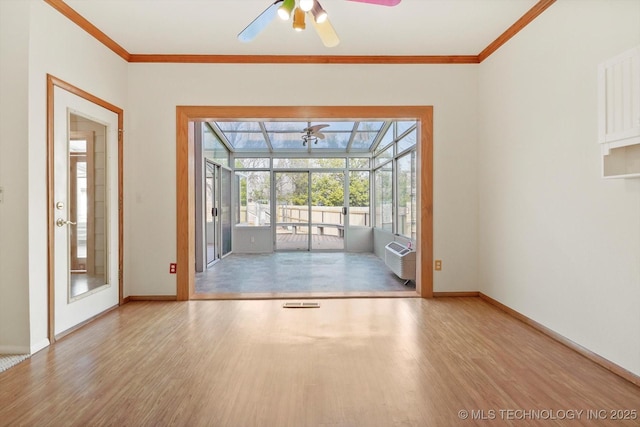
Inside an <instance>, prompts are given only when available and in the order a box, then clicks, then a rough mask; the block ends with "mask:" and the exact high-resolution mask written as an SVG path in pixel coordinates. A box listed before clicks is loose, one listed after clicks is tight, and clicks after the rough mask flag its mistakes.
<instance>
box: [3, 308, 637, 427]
mask: <svg viewBox="0 0 640 427" xmlns="http://www.w3.org/2000/svg"><path fill="white" fill-rule="evenodd" d="M319 301H320V303H321V307H320V308H314V309H284V308H282V301H275V300H262V301H190V302H132V303H129V304H126V305H124V306H123V307H121V308H119V309H117V310H114V311H112V312H109V313H107V314H106V315H104V316H103V317H101V318H98V319H97V320H95V321H94V322H92V323H91V324H89V325H87V326H85V327H83V328H81V329H79V330H77V331H75V332H73V333H72V334H70V335H68V336H66V337H64V338H63V339H61V340H60V341H58V342H57V343H56V344H55V345H53V346H51V347H49V348H47V349H45V350H42V351H41V352H39V353H37V354H35V355H33V356H32V357H31V358H30V359H29V360H27V361H25V362H22V363H20V364H19V365H17V366H15V367H14V368H11V369H9V370H8V371H6V372H3V373H0V425H3V426H5V425H6V426H14V425H27V426H41V425H52V426H99V425H114V426H125V425H127V426H164V425H180V426H367V427H368V426H397V425H402V426H438V427H441V426H445V427H446V426H466V425H469V426H472V425H481V426H486V425H514V426H528V425H542V426H550V425H563V426H564V425H576V426H578V425H580V426H582V425H615V426H625V425H629V426H637V425H639V424H640V421H638V419H637V417H638V416H640V415H636V419H635V420H629V421H615V420H611V415H612V413H611V412H610V411H611V410H621V411H624V410H628V411H629V412H628V414H629V417H630V418H632V417H633V415H631V414H632V412H631V411H634V410H635V411H638V410H640V388H638V387H636V386H634V385H633V384H631V383H629V382H627V381H625V380H624V379H622V378H620V377H617V376H616V375H614V374H612V373H610V372H609V371H607V370H605V369H604V368H601V367H600V366H598V365H596V364H594V363H593V362H591V361H589V360H587V359H586V358H584V357H582V356H580V355H579V354H577V353H575V352H573V351H572V350H570V349H568V348H566V347H564V346H563V345H561V344H559V343H557V342H555V341H553V340H551V339H550V338H548V337H547V336H545V335H542V334H541V333H539V332H537V331H535V330H534V329H532V328H530V327H529V326H527V325H525V324H524V323H522V322H520V321H518V320H516V319H514V318H512V317H510V316H509V315H507V314H505V313H503V312H502V311H500V310H498V309H496V308H495V307H493V306H491V305H489V304H488V303H486V302H484V301H482V300H481V299H480V298H437V299H433V300H423V299H417V298H408V299H347V300H335V299H332V300H319ZM462 410H466V411H480V410H483V411H484V413H480V412H475V413H474V414H473V415H472V414H470V415H469V416H470V418H469V419H467V420H463V419H461V417H460V411H462ZM589 410H592V411H594V410H597V411H606V412H591V413H590V415H589V413H588V412H587V411H589ZM492 411H494V412H492ZM501 411H502V412H501ZM510 411H511V412H510ZM518 411H528V412H518ZM545 411H550V412H545ZM560 411H584V412H582V413H579V412H569V414H572V415H570V416H572V417H574V418H575V419H573V420H568V419H562V418H564V417H566V416H567V415H565V414H566V413H564V412H560ZM492 414H493V415H492ZM614 414H616V413H614ZM620 414H621V415H624V414H625V413H623V412H620ZM595 415H598V417H600V418H601V419H600V420H599V421H597V422H596V420H594V419H593V418H594V416H595ZM472 416H475V417H476V418H478V417H479V416H482V417H484V418H492V417H493V418H494V419H493V420H484V421H481V420H472V419H471V417H472ZM589 416H590V418H591V419H589V418H588V417H589ZM604 416H606V418H607V419H602V418H603V417H604ZM510 417H511V418H512V419H509V418H510ZM531 417H543V418H549V417H552V418H555V419H544V420H532V419H531ZM522 418H526V419H524V420H523V419H522Z"/></svg>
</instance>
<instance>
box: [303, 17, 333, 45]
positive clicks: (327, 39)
mask: <svg viewBox="0 0 640 427" xmlns="http://www.w3.org/2000/svg"><path fill="white" fill-rule="evenodd" d="M307 15H308V16H309V20H310V21H311V23H312V24H313V27H314V28H315V29H316V32H317V33H318V35H319V36H320V40H322V44H324V45H325V46H326V47H334V46H337V45H339V44H340V39H339V38H338V34H336V30H334V29H333V25H331V22H329V19H327V20H325V21H324V22H322V23H320V24H318V23H317V22H316V20H315V19H313V15H312V14H311V13H308V14H307Z"/></svg>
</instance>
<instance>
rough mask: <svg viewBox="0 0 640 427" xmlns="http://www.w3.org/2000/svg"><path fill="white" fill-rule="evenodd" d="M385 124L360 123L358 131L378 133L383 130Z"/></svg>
mask: <svg viewBox="0 0 640 427" xmlns="http://www.w3.org/2000/svg"><path fill="white" fill-rule="evenodd" d="M382 125H384V122H360V124H359V125H358V131H363V132H364V131H370V132H375V133H378V132H380V129H382Z"/></svg>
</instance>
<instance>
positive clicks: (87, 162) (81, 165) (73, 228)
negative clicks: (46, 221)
mask: <svg viewBox="0 0 640 427" xmlns="http://www.w3.org/2000/svg"><path fill="white" fill-rule="evenodd" d="M79 128H80V129H91V130H76V129H79ZM105 134H106V130H105V126H104V125H102V124H100V123H96V122H93V121H91V120H89V119H85V118H81V117H79V116H75V115H71V138H70V140H69V152H68V155H69V176H68V179H69V189H68V190H69V194H68V201H69V210H68V212H69V213H68V215H69V221H70V222H69V225H68V229H69V239H70V240H69V270H70V278H71V280H70V287H69V297H70V299H72V300H73V299H74V298H77V297H78V296H80V295H82V294H83V293H86V292H89V291H92V290H94V289H96V288H99V287H101V286H105V285H106V284H107V277H106V262H107V259H106V253H107V248H106V243H107V239H106V223H105V217H106V211H105V209H106V205H105V197H106V185H105V184H106V183H105V179H106V156H105V143H104V138H105Z"/></svg>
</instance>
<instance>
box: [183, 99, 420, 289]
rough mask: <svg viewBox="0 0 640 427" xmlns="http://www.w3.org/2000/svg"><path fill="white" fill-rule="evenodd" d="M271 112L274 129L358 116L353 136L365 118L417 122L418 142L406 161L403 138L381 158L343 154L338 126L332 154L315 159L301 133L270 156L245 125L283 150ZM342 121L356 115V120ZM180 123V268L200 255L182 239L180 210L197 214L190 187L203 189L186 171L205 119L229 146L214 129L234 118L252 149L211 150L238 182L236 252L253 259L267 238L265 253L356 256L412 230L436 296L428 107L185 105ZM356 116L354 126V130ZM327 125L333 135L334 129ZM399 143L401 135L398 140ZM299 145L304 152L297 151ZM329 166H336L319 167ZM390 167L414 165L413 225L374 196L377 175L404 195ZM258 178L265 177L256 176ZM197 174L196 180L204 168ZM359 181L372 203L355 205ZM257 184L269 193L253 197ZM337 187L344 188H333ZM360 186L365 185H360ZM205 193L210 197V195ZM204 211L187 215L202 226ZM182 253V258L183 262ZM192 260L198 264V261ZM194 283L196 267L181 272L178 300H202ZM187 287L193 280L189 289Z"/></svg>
mask: <svg viewBox="0 0 640 427" xmlns="http://www.w3.org/2000/svg"><path fill="white" fill-rule="evenodd" d="M272 117H278V118H279V119H277V120H275V122H277V123H278V124H277V125H275V126H277V127H280V128H281V127H282V126H283V123H286V121H287V120H288V121H289V122H291V123H296V125H297V124H298V123H299V122H304V121H306V122H307V123H308V124H309V125H312V124H313V123H314V122H318V121H328V122H330V123H339V122H346V121H348V120H351V124H350V126H351V127H352V128H353V129H350V131H351V130H353V131H354V133H355V130H356V129H357V126H358V124H359V123H361V122H362V123H367V122H371V123H373V122H380V123H382V124H383V125H384V126H386V127H389V126H390V124H388V123H387V122H403V121H406V122H409V123H411V122H413V124H414V127H413V129H414V131H415V133H414V134H413V135H414V138H415V137H416V136H418V138H419V140H418V141H415V140H414V145H415V147H414V149H413V155H412V156H406V159H400V157H401V156H399V154H405V153H404V152H401V151H402V149H403V148H402V147H401V145H402V144H401V143H398V144H396V145H394V146H393V147H391V146H389V147H387V146H385V144H382V145H380V147H379V152H376V153H375V154H373V153H371V154H369V153H365V152H364V151H359V152H358V150H354V152H351V153H349V154H347V155H345V154H341V153H339V152H337V151H336V147H337V146H339V144H340V142H339V140H338V135H337V134H338V132H337V131H336V135H331V136H332V137H333V138H331V139H330V138H327V139H329V140H330V142H331V143H332V144H333V147H332V148H333V150H331V149H327V148H326V147H325V148H323V149H320V150H323V151H321V154H318V153H316V154H315V155H310V153H309V152H310V151H311V149H310V148H309V147H308V145H306V144H304V142H307V141H303V143H302V144H300V135H299V134H295V133H298V132H289V133H290V137H289V139H288V140H286V141H283V142H282V145H289V147H294V145H293V144H296V145H295V146H296V147H304V148H293V149H289V150H288V151H287V152H286V155H284V154H282V153H277V154H275V155H274V154H273V153H272V154H271V155H264V153H259V151H260V150H256V144H257V143H256V140H257V138H253V139H252V138H250V137H247V134H250V133H251V132H249V131H248V130H247V127H249V126H255V127H256V129H254V130H253V132H255V133H256V134H257V133H262V134H263V136H265V134H266V136H267V137H265V138H264V139H265V140H267V141H269V142H271V144H272V146H271V147H269V148H268V149H269V150H270V151H276V150H272V149H273V147H274V146H276V145H277V144H280V143H278V142H276V143H273V142H272V141H274V139H273V138H268V136H270V132H274V131H273V129H269V126H271V124H270V123H271V121H272V120H273V119H271V118H272ZM342 117H350V119H343V118H342ZM354 118H355V119H354ZM177 120H178V121H177V128H178V139H177V144H178V158H177V166H178V168H177V172H178V174H177V175H178V177H177V178H178V180H177V184H178V191H177V193H178V194H177V195H178V204H177V206H178V224H177V226H178V236H177V238H178V264H179V265H183V264H182V263H181V259H184V260H185V261H187V262H189V261H188V259H189V257H193V256H195V255H196V250H195V249H194V247H195V246H197V245H194V246H192V243H191V242H195V241H196V240H197V237H195V236H193V237H191V238H189V239H185V238H184V234H182V233H181V232H180V230H181V229H184V226H185V225H187V226H189V221H186V223H185V221H184V220H183V219H184V218H185V217H184V216H183V215H184V214H185V213H187V215H188V211H185V210H184V209H183V208H184V206H187V207H189V206H191V207H192V208H193V209H194V210H200V209H196V206H197V205H196V199H197V197H198V192H197V191H196V192H195V193H191V194H187V193H190V192H191V191H189V189H194V188H196V186H197V183H196V182H195V181H197V178H195V179H194V180H190V179H189V178H190V177H193V176H194V175H192V174H191V173H189V170H188V166H189V165H188V163H189V162H188V160H189V158H191V159H193V158H194V157H191V156H193V155H195V153H196V152H197V151H198V146H197V145H198V144H195V143H194V141H196V140H197V139H198V135H199V134H200V133H201V132H200V131H201V126H202V123H207V127H208V128H210V130H212V131H213V132H210V133H211V134H214V135H215V136H216V137H218V139H220V140H221V141H220V143H221V145H228V143H229V141H224V140H225V138H224V136H225V135H223V136H222V137H220V132H216V130H217V131H219V130H220V129H216V128H223V127H226V129H227V131H228V130H229V128H230V126H229V124H230V123H233V124H235V126H236V127H238V126H239V125H238V124H241V125H240V126H244V127H245V129H244V130H242V129H237V128H236V129H234V130H233V131H232V132H230V133H231V135H232V136H233V137H235V136H238V134H239V133H240V132H241V131H242V132H243V133H244V134H245V135H244V141H247V142H248V144H246V145H250V144H253V145H251V147H249V149H247V148H246V147H245V148H244V150H232V151H231V154H230V155H228V156H227V157H226V158H221V157H225V156H220V155H219V152H218V154H215V153H216V150H215V149H214V150H213V152H214V157H216V159H215V160H216V161H217V162H218V164H219V165H220V166H221V167H222V168H223V169H229V170H230V171H232V172H234V178H233V180H232V181H233V182H232V184H231V185H230V188H231V192H232V208H231V209H232V211H233V224H232V242H233V243H232V248H233V250H232V252H231V254H232V255H231V256H232V257H236V256H240V255H243V256H244V255H247V254H249V253H251V249H253V250H255V249H259V248H258V247H262V245H264V244H265V242H266V251H267V252H269V253H271V254H275V255H277V254H283V255H287V254H290V253H291V251H302V252H310V253H319V252H322V253H325V252H326V253H327V254H329V255H330V254H331V253H332V252H335V253H337V254H346V255H350V254H351V253H352V252H354V253H357V252H362V250H360V251H359V250H358V249H356V250H354V249H353V246H351V247H350V244H351V245H352V244H353V242H358V241H360V242H361V241H362V236H363V235H364V234H367V235H368V237H367V238H368V239H369V240H371V241H374V240H376V241H377V243H376V244H377V245H378V246H380V241H382V240H384V239H390V240H395V239H396V237H395V236H394V234H393V232H398V231H400V232H402V233H403V234H404V233H409V234H408V239H407V240H409V241H410V242H411V243H412V244H413V248H414V249H415V252H416V256H417V258H418V259H419V260H421V261H422V262H418V263H417V264H418V266H417V269H416V280H415V284H416V291H417V292H418V293H419V295H421V296H425V297H428V296H431V292H432V275H431V268H430V264H431V247H432V243H431V240H432V225H431V224H432V218H431V205H432V197H431V192H432V190H431V186H432V184H431V181H432V166H431V164H432V141H431V128H432V108H431V107H178V114H177ZM251 121H252V122H259V123H258V125H257V126H256V125H255V124H250V125H247V124H246V123H248V122H251ZM267 122H269V124H267ZM354 122H355V125H356V127H353V124H354ZM210 123H214V126H213V127H212V126H210V125H209V124H210ZM416 124H417V126H416ZM310 127H312V126H310ZM328 129H329V131H330V129H331V128H330V127H329V128H328ZM323 131H325V130H323ZM234 132H235V133H234ZM325 132H326V131H325ZM205 133H206V132H205ZM227 133H229V132H227ZM283 133H284V132H283ZM327 133H328V132H327ZM370 133H371V132H370ZM391 135H392V136H391V139H392V140H394V137H393V135H395V136H397V134H391ZM227 139H228V136H227ZM238 141H239V140H238V139H236V140H235V141H233V142H236V143H237V142H238ZM336 141H338V143H336ZM269 142H267V145H269ZM356 142H358V141H357V140H356V138H354V137H351V138H349V139H347V140H346V143H345V146H346V145H348V146H350V147H351V146H353V145H354V144H355V143H356ZM386 142H388V141H386ZM395 142H397V141H396V140H394V143H395ZM405 142H406V141H405ZM309 145H311V144H309ZM318 145H320V144H318ZM314 146H315V144H314ZM236 147H237V146H236ZM295 150H300V151H299V152H296V151H295ZM320 150H319V151H320ZM398 150H400V151H398ZM240 151H242V152H240ZM409 151H411V150H408V151H407V153H408V152H409ZM390 153H391V155H390V156H389V154H390ZM374 157H375V159H374ZM195 159H196V161H195V162H194V163H195V164H196V165H195V166H194V168H197V167H198V166H197V163H198V161H197V157H195ZM407 159H408V161H407ZM265 161H266V163H265ZM363 161H366V167H358V166H356V165H358V164H359V163H362V162H363ZM322 162H329V163H325V164H319V163H322ZM331 162H342V165H336V164H331ZM214 163H215V161H214ZM387 163H389V164H392V165H393V166H390V168H391V169H394V168H402V167H405V166H406V163H408V164H409V168H413V172H414V179H410V180H409V181H410V182H412V183H413V189H411V188H409V187H408V190H407V191H408V194H407V200H411V198H413V199H412V200H413V201H411V202H409V204H413V206H414V211H413V217H412V218H409V219H408V220H407V221H408V222H407V224H409V225H408V226H405V223H404V222H403V221H402V220H401V219H400V217H401V215H400V214H399V213H398V210H396V211H395V213H392V214H391V215H392V216H391V218H386V217H385V215H387V213H388V212H389V209H388V208H389V206H388V203H389V201H386V200H385V199H384V198H383V193H380V194H377V193H376V191H378V190H376V189H375V188H374V183H376V185H378V184H377V183H378V181H380V183H382V184H380V185H379V186H381V188H380V190H381V191H383V192H384V191H387V190H388V189H389V188H391V187H389V186H390V185H392V186H394V188H395V189H394V190H393V191H394V192H395V193H393V197H397V195H398V194H399V193H400V191H405V189H402V188H398V187H397V186H398V185H399V184H400V183H399V181H400V180H397V179H395V178H392V181H393V182H391V181H390V182H387V183H383V181H384V175H385V174H384V173H382V171H383V170H384V169H385V165H386V164H387ZM185 166H186V167H187V168H186V172H187V174H182V173H181V169H182V168H184V167H185ZM378 170H380V172H379V171H378ZM254 174H258V175H259V176H258V177H257V178H256V176H255V175H254ZM376 175H378V177H376ZM195 176H196V177H197V174H196V175H195ZM359 180H360V181H366V182H367V184H368V186H369V189H368V190H367V191H366V193H367V196H369V197H367V198H366V203H365V204H366V205H371V206H364V207H363V206H357V205H358V200H359V199H361V198H358V197H353V194H352V193H355V192H356V191H354V188H356V185H355V184H353V183H357V182H358V181H359ZM257 183H260V185H263V186H264V185H266V186H267V187H266V188H269V191H268V192H264V193H263V194H262V195H260V194H259V192H258V193H255V192H254V191H253V190H255V188H256V186H257ZM330 183H332V184H330ZM336 183H338V184H337V185H336ZM350 183H351V184H350ZM327 188H330V189H331V191H323V190H327ZM185 190H186V192H185ZM360 192H361V193H362V192H363V191H362V190H361V189H360ZM328 193H331V194H328ZM374 194H375V196H374V197H373V200H381V201H380V203H379V204H378V206H373V203H370V201H371V200H372V198H371V195H374ZM256 195H258V196H256ZM425 196H426V197H425ZM204 198H205V197H204V196H203V200H204ZM393 200H397V199H393ZM360 202H362V200H360ZM394 203H396V202H394ZM350 205H353V208H364V209H361V210H360V211H358V209H353V208H352V207H350ZM394 209H395V207H394ZM207 210H208V209H207ZM378 210H379V212H378ZM363 211H364V212H363ZM372 211H373V212H374V213H373V215H372V213H371V212H372ZM192 212H193V211H192ZM205 215H206V211H205ZM197 216H198V214H197V212H194V215H193V216H191V215H189V217H190V219H191V218H196V219H195V221H196V222H197V221H198V219H197ZM403 217H405V216H403ZM374 218H379V219H376V220H375V221H376V223H372V221H374ZM190 222H191V227H193V228H191V229H192V230H193V229H195V228H196V227H198V224H193V222H194V220H191V221H190ZM356 224H359V225H362V224H366V226H362V227H361V229H357V226H356ZM372 226H373V227H372ZM407 228H408V229H407ZM185 231H186V230H185ZM374 234H375V235H376V236H374ZM350 242H351V243H350ZM356 246H357V243H356ZM247 248H249V249H247ZM239 249H240V250H239ZM263 249H264V247H263ZM345 251H346V252H345ZM365 251H366V250H365ZM201 255H202V254H201ZM260 255H262V254H260ZM181 256H182V257H185V258H181ZM425 258H428V259H429V261H428V264H427V268H423V267H422V266H423V265H424V264H425V263H424V261H425ZM191 259H193V258H191ZM254 259H257V258H254ZM317 259H319V258H317ZM195 261H196V264H197V260H195ZM289 262H291V261H289ZM189 264H191V263H189ZM189 264H187V266H188V265H189ZM203 264H204V262H203ZM222 264H224V263H222ZM191 265H193V264H191ZM216 268H217V265H216ZM272 271H273V270H272ZM181 272H182V275H181V274H180V273H181ZM183 279H184V281H183ZM195 279H196V278H195V272H194V271H188V268H179V269H178V299H189V298H200V297H201V296H200V295H198V294H197V292H196V289H195V282H196V280H195ZM185 283H186V284H188V286H185ZM425 285H426V286H425ZM276 296H277V295H276ZM207 297H210V296H207Z"/></svg>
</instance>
